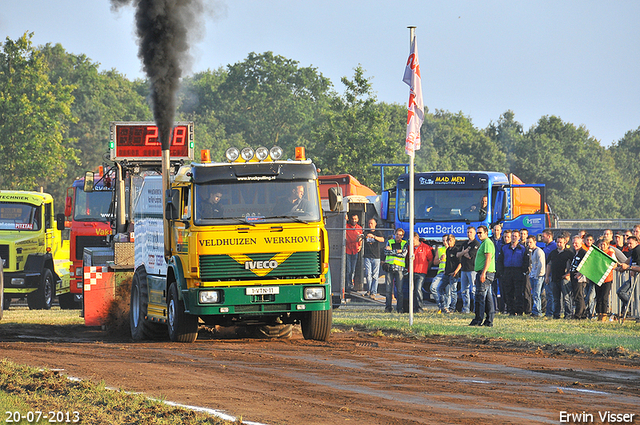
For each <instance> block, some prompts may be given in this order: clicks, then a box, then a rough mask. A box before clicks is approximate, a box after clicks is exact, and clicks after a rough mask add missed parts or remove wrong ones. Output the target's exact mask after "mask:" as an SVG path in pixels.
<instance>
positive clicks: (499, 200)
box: [491, 188, 505, 223]
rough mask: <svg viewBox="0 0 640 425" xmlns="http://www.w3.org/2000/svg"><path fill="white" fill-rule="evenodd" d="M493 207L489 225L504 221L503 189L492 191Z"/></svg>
mask: <svg viewBox="0 0 640 425" xmlns="http://www.w3.org/2000/svg"><path fill="white" fill-rule="evenodd" d="M492 192H493V194H492V195H493V207H492V209H491V223H499V222H501V221H503V220H504V209H505V208H504V207H505V193H504V189H502V188H500V189H498V190H496V189H495V188H494V189H493V191H492Z"/></svg>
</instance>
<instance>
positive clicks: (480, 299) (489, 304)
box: [473, 272, 496, 324]
mask: <svg viewBox="0 0 640 425" xmlns="http://www.w3.org/2000/svg"><path fill="white" fill-rule="evenodd" d="M480 275H481V273H479V272H478V273H477V274H476V282H475V285H476V305H475V310H476V317H475V319H473V321H474V322H476V323H477V324H481V323H482V319H483V316H484V314H485V313H486V314H487V317H486V319H485V321H484V322H485V323H487V324H493V316H494V315H495V313H496V311H495V308H494V305H493V294H492V293H491V283H492V282H493V279H495V273H489V272H487V273H486V274H485V276H486V279H485V281H484V282H480Z"/></svg>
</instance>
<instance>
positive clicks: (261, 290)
mask: <svg viewBox="0 0 640 425" xmlns="http://www.w3.org/2000/svg"><path fill="white" fill-rule="evenodd" d="M245 291H246V294H247V295H270V294H279V293H280V288H279V287H277V286H258V287H255V288H247V289H246V290H245Z"/></svg>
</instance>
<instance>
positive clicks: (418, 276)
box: [413, 273, 427, 312]
mask: <svg viewBox="0 0 640 425" xmlns="http://www.w3.org/2000/svg"><path fill="white" fill-rule="evenodd" d="M426 277H427V275H426V274H424V273H414V274H413V311H414V312H417V311H421V310H422V307H423V305H422V284H423V283H424V279H425V278H426Z"/></svg>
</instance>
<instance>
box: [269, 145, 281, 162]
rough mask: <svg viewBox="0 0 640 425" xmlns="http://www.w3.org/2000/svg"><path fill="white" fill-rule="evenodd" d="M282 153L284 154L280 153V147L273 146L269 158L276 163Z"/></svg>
mask: <svg viewBox="0 0 640 425" xmlns="http://www.w3.org/2000/svg"><path fill="white" fill-rule="evenodd" d="M283 153H284V152H283V151H282V148H281V147H280V146H274V147H272V148H271V150H270V151H269V156H270V157H271V159H272V160H274V161H277V160H279V159H280V158H282V154H283Z"/></svg>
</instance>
